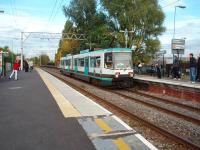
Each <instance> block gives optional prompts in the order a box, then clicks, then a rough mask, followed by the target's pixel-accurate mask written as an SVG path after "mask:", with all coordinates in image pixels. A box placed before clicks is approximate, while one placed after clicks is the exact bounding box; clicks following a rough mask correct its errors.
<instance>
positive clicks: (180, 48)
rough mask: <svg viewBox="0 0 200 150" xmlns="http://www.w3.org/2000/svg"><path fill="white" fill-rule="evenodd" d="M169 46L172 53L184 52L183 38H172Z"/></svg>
mask: <svg viewBox="0 0 200 150" xmlns="http://www.w3.org/2000/svg"><path fill="white" fill-rule="evenodd" d="M171 48H172V54H184V51H185V40H184V39H172V43H171Z"/></svg>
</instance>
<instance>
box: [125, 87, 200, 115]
mask: <svg viewBox="0 0 200 150" xmlns="http://www.w3.org/2000/svg"><path fill="white" fill-rule="evenodd" d="M128 91H130V92H133V93H136V94H138V95H141V96H145V97H149V98H152V99H156V100H157V101H161V102H164V103H167V104H172V105H174V106H178V107H181V108H183V109H187V110H190V111H194V112H197V113H200V109H199V108H197V107H193V106H190V105H185V104H182V103H178V102H175V101H171V100H169V99H167V98H164V97H158V96H155V95H150V94H147V93H145V92H141V91H139V90H135V89H130V90H128Z"/></svg>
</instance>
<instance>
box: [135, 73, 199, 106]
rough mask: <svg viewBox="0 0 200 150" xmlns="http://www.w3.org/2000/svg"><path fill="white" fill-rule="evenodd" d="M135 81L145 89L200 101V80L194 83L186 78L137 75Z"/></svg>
mask: <svg viewBox="0 0 200 150" xmlns="http://www.w3.org/2000/svg"><path fill="white" fill-rule="evenodd" d="M134 83H135V84H137V85H140V86H143V88H145V90H148V91H150V92H155V93H159V94H166V95H169V96H175V97H177V98H182V99H186V100H194V101H197V102H200V82H196V83H194V84H193V83H191V82H190V81H185V80H174V79H169V78H161V79H158V78H156V77H152V76H146V75H136V76H135V77H134Z"/></svg>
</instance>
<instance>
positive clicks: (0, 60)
mask: <svg viewBox="0 0 200 150" xmlns="http://www.w3.org/2000/svg"><path fill="white" fill-rule="evenodd" d="M2 73H3V55H2V53H1V52H0V76H1V75H2Z"/></svg>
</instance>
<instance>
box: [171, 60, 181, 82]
mask: <svg viewBox="0 0 200 150" xmlns="http://www.w3.org/2000/svg"><path fill="white" fill-rule="evenodd" d="M179 68H180V67H179V60H178V57H177V56H175V58H174V63H173V68H172V70H173V78H174V79H179V80H180V74H179Z"/></svg>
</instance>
